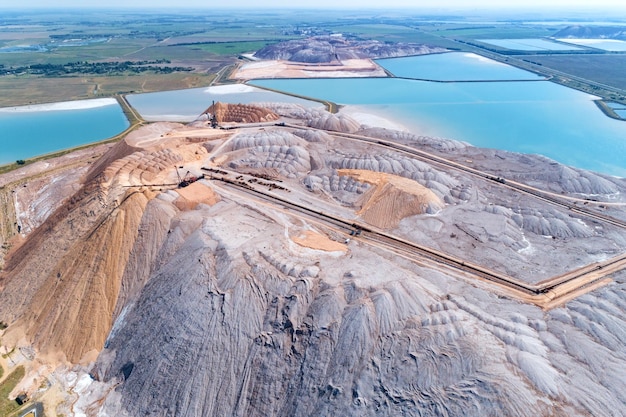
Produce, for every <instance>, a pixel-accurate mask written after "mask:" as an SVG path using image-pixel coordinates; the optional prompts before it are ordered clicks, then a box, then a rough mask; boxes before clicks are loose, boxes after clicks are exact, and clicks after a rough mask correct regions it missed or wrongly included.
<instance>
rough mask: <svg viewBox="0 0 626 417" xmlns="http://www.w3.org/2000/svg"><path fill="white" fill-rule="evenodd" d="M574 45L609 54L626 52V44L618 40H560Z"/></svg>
mask: <svg viewBox="0 0 626 417" xmlns="http://www.w3.org/2000/svg"><path fill="white" fill-rule="evenodd" d="M559 40H560V41H561V42H567V43H571V44H574V45H581V46H588V47H590V48H597V49H602V50H603V51H609V52H626V42H624V41H621V40H617V39H559Z"/></svg>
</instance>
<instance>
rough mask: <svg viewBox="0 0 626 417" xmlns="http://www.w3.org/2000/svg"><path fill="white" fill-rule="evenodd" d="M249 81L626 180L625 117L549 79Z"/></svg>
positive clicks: (428, 132) (425, 130) (421, 129)
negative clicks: (608, 113) (613, 114)
mask: <svg viewBox="0 0 626 417" xmlns="http://www.w3.org/2000/svg"><path fill="white" fill-rule="evenodd" d="M458 70H459V71H462V69H461V68H459V69H458ZM254 84H255V85H258V86H262V87H268V88H272V89H276V90H281V91H288V92H292V93H295V94H299V95H303V96H310V97H316V98H318V99H326V100H330V101H333V102H335V103H338V104H346V105H358V106H359V107H361V108H363V109H364V110H366V111H370V112H371V113H375V114H379V115H382V116H386V117H388V118H390V119H391V120H396V121H398V122H400V123H401V124H403V125H404V126H405V127H407V128H408V129H410V130H411V131H412V132H414V133H417V134H424V135H430V136H440V137H448V138H452V139H457V140H461V141H465V142H469V143H471V144H472V145H474V146H478V147H486V148H496V149H503V150H508V151H514V152H522V153H535V154H542V155H545V156H548V157H549V158H552V159H554V160H556V161H559V162H562V163H564V164H567V165H573V166H576V167H579V168H584V169H590V170H595V171H599V172H603V173H607V174H610V175H616V176H621V177H626V122H623V121H619V120H614V119H611V118H609V117H607V116H605V115H604V114H603V113H602V112H601V111H600V110H599V109H598V108H597V106H596V105H595V103H594V102H593V101H592V98H591V97H590V96H589V95H587V94H584V93H581V92H578V91H576V90H572V89H569V88H566V87H562V86H559V85H557V84H553V83H550V82H548V81H518V82H474V83H466V82H463V83H440V82H428V81H417V80H407V79H392V78H388V79H384V78H377V79H342V80H340V79H318V80H312V79H307V80H304V79H303V80H294V79H292V80H255V81H254Z"/></svg>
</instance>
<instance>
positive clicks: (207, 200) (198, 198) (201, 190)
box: [175, 181, 220, 210]
mask: <svg viewBox="0 0 626 417" xmlns="http://www.w3.org/2000/svg"><path fill="white" fill-rule="evenodd" d="M176 192H178V194H180V197H179V198H178V199H177V200H176V202H175V205H176V207H178V208H179V209H180V210H193V209H195V208H196V207H197V206H198V204H208V205H209V206H212V205H214V204H216V203H217V202H218V201H220V196H219V195H217V194H216V193H215V191H213V189H212V188H210V187H208V186H207V185H205V184H203V183H201V182H198V181H197V182H194V183H192V184H190V185H189V186H187V187H185V188H179V189H177V190H176Z"/></svg>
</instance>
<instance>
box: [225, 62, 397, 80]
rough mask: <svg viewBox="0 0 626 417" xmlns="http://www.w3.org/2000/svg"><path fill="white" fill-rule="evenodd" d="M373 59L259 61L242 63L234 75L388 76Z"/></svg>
mask: <svg viewBox="0 0 626 417" xmlns="http://www.w3.org/2000/svg"><path fill="white" fill-rule="evenodd" d="M386 76H387V74H386V73H385V71H384V70H383V69H382V68H381V67H379V66H378V65H377V64H376V63H375V62H374V61H372V60H371V59H346V60H343V61H341V64H328V63H322V64H308V63H299V62H289V61H258V62H248V63H245V64H243V65H241V66H240V67H239V68H238V69H237V70H236V71H235V72H234V73H233V75H232V78H233V79H236V80H252V79H258V78H333V77H337V78H340V77H386Z"/></svg>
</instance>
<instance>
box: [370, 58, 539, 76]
mask: <svg viewBox="0 0 626 417" xmlns="http://www.w3.org/2000/svg"><path fill="white" fill-rule="evenodd" d="M376 62H377V63H378V64H380V65H381V66H383V67H384V68H385V69H386V70H387V71H389V72H391V73H392V74H393V75H395V76H396V77H403V78H415V79H422V80H435V81H488V80H540V79H543V77H541V76H539V75H537V74H534V73H532V72H528V71H524V70H521V69H519V68H515V67H512V66H510V65H506V64H503V63H501V62H498V61H494V60H492V59H488V58H485V57H482V56H480V55H476V54H473V53H467V52H447V53H443V54H431V55H418V56H411V57H403V58H385V59H379V60H376Z"/></svg>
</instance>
